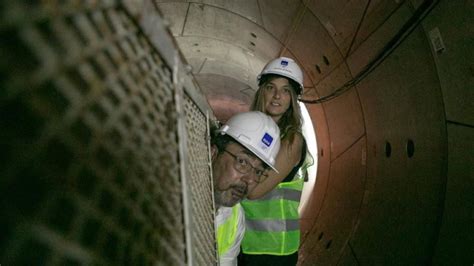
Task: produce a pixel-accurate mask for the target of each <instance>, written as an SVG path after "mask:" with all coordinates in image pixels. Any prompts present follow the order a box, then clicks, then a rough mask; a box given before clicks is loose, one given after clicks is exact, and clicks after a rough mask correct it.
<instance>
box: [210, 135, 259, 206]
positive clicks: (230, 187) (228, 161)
mask: <svg viewBox="0 0 474 266" xmlns="http://www.w3.org/2000/svg"><path fill="white" fill-rule="evenodd" d="M225 150H226V151H227V152H226V151H221V152H220V153H219V152H218V151H217V147H215V146H213V147H212V171H213V175H214V200H215V202H216V204H217V205H218V206H226V207H232V206H234V205H235V204H237V203H238V202H240V201H241V200H242V199H244V198H245V197H246V196H247V193H248V191H250V190H252V189H253V188H254V187H255V185H256V184H257V182H256V181H257V179H258V176H256V174H255V171H254V169H251V170H250V171H249V172H248V173H246V174H243V173H242V171H239V170H238V169H237V168H236V167H235V165H236V160H237V159H236V158H235V157H234V156H233V155H231V154H234V155H235V156H237V157H239V159H243V160H246V161H247V162H248V163H250V164H251V165H252V167H254V168H258V169H264V167H263V163H262V161H261V160H260V159H258V158H257V157H256V156H255V155H253V154H252V153H251V152H250V151H248V150H247V149H246V148H244V147H243V146H242V145H240V144H238V143H235V142H230V143H228V144H227V146H226V147H225Z"/></svg>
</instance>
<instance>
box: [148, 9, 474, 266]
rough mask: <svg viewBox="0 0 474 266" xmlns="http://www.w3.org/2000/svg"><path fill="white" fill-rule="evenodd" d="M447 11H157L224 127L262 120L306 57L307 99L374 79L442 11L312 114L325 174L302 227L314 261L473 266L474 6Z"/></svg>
mask: <svg viewBox="0 0 474 266" xmlns="http://www.w3.org/2000/svg"><path fill="white" fill-rule="evenodd" d="M437 2H438V1H421V0H420V1H416V0H413V1H403V0H389V1H381V0H374V1H370V0H356V1H347V0H331V1H328V0H324V1H323V0H313V1H311V0H310V1H296V0H286V1H285V0H277V1H275V0H258V1H252V0H233V1H230V0H228V1H225V0H222V1H219V0H203V1H195V2H193V1H155V3H157V6H158V7H159V8H160V10H161V12H162V14H163V16H164V17H165V19H167V20H168V21H169V28H170V31H171V32H172V34H173V36H174V37H175V39H176V42H177V44H178V46H179V48H180V50H181V52H182V55H183V57H184V59H185V60H186V61H187V62H188V64H189V65H190V66H191V67H192V74H193V76H194V77H195V80H196V81H197V83H198V85H199V87H200V88H201V90H202V92H203V93H204V94H205V96H206V98H207V100H208V102H209V104H210V106H211V108H212V109H213V111H214V113H215V115H216V117H217V118H218V119H219V120H221V121H225V120H227V118H228V117H230V116H231V115H232V114H233V113H235V112H240V111H243V110H246V109H248V105H249V103H250V101H251V99H252V97H253V94H254V92H255V90H256V85H257V84H256V81H255V79H256V75H257V74H258V73H259V71H260V70H261V69H262V68H263V66H264V64H265V63H266V62H268V61H269V60H270V59H272V58H275V57H277V56H289V57H292V58H295V59H296V60H297V61H298V63H299V64H300V65H301V66H302V67H303V69H304V72H305V73H304V74H305V79H304V85H305V92H304V95H303V99H306V100H314V99H318V98H319V97H322V96H325V95H328V94H330V93H332V92H334V91H335V90H336V89H338V88H340V87H341V86H343V85H344V84H345V83H347V82H348V81H350V80H351V79H353V78H354V77H355V76H357V74H358V73H361V72H362V71H363V70H364V68H365V67H366V66H367V65H368V64H369V63H371V61H372V60H373V59H374V58H375V57H376V56H377V55H378V54H379V52H380V51H381V50H382V49H383V48H384V47H385V46H386V44H387V43H389V42H390V41H391V40H392V39H393V37H394V36H396V34H397V33H399V31H400V29H401V28H402V27H403V26H404V25H406V23H407V21H410V19H412V18H413V16H414V15H415V14H416V13H417V10H420V9H421V8H423V7H427V6H435V4H436V6H435V8H434V9H433V11H432V12H431V14H430V15H429V16H428V18H427V19H426V20H425V21H424V22H423V24H422V26H418V27H416V28H415V29H414V30H413V32H412V33H411V34H410V36H409V37H408V38H407V39H406V40H405V41H404V42H403V43H402V44H400V46H399V47H398V48H397V49H396V50H395V51H392V53H391V55H390V57H389V58H388V59H387V60H386V61H384V62H383V63H381V64H380V65H379V66H378V67H377V68H376V69H375V70H374V71H373V72H372V73H371V74H370V76H369V77H368V78H366V79H364V80H362V81H360V83H358V84H357V86H355V87H353V88H352V89H350V90H349V91H347V92H345V93H344V94H342V95H341V96H340V97H338V98H336V99H334V100H332V101H330V102H327V103H324V104H317V105H314V104H308V105H307V108H308V111H309V113H310V115H311V118H312V120H313V124H315V127H316V135H317V140H318V145H319V152H318V156H319V158H318V161H319V166H318V181H317V184H316V187H315V189H314V191H313V195H312V198H311V204H309V206H308V207H307V208H306V210H305V211H304V212H303V214H302V219H301V222H302V246H301V252H300V260H299V262H300V264H307V265H313V264H320V265H332V264H343V265H346V264H347V265H359V264H362V265H365V264H387V263H390V264H401V265H402V264H412V265H413V264H430V263H433V262H434V263H435V264H444V263H445V262H447V261H449V259H450V258H452V257H453V256H451V255H452V254H453V252H455V251H454V250H458V254H462V255H460V256H457V258H456V259H455V260H456V261H457V262H469V263H472V246H473V245H472V244H473V242H472V235H473V232H472V228H471V227H470V226H469V224H471V225H472V217H471V218H469V213H473V212H472V205H470V204H471V203H472V197H469V196H462V199H463V200H461V201H462V202H463V203H461V204H460V203H459V202H458V201H456V200H454V198H453V197H454V196H453V195H456V194H462V195H466V194H465V193H462V192H465V191H466V190H467V191H469V190H470V191H471V193H470V194H471V195H472V191H473V190H472V186H473V185H472V170H471V171H470V172H469V171H467V174H466V169H465V167H466V166H468V165H471V166H470V169H472V163H473V159H472V156H470V157H469V156H464V155H467V154H470V152H469V150H470V149H471V148H472V135H474V134H472V125H473V124H474V115H473V114H474V107H472V104H468V103H469V102H472V99H473V95H472V94H473V92H472V91H473V90H472V87H473V80H472V73H471V72H472V63H469V62H472V61H473V60H472V59H473V56H472V55H473V53H472V47H473V38H472V36H473V34H472V28H473V23H472V15H471V16H470V15H468V14H472V12H471V11H472V10H473V5H472V3H469V1H464V2H463V1H457V2H456V1H455V2H456V3H453V2H450V1H440V3H437ZM469 16H470V17H471V19H468V17H469ZM469 29H471V30H469ZM439 32H442V34H444V35H443V36H444V37H445V38H444V41H445V43H442V40H443V39H441V35H439ZM438 35H439V38H438V37H437V36H438ZM466 36H468V38H466ZM429 37H430V38H431V41H432V42H433V43H438V44H439V45H441V46H440V47H436V46H435V47H434V48H435V49H438V48H439V50H435V51H434V52H433V47H432V43H430V39H429ZM437 38H438V39H437ZM440 40H441V41H440ZM445 44H446V46H450V49H451V50H450V51H448V52H445V49H444V46H443V45H445ZM454 50H457V51H456V52H453V51H454ZM465 56H467V57H468V58H470V60H461V61H459V60H458V59H460V58H463V57H465ZM469 69H470V70H469ZM468 88H471V89H470V90H469V89H468ZM466 99H471V100H466ZM469 136H470V137H469ZM458 139H467V140H468V142H467V143H468V145H466V146H465V147H463V148H460V146H459V144H458V142H457V141H456V140H458ZM469 140H470V141H469ZM461 146H462V145H461ZM448 150H449V151H450V152H451V153H450V154H451V155H450V157H449V158H451V159H450V160H452V158H461V157H468V159H464V160H461V163H453V162H452V161H450V160H448ZM453 154H454V155H453ZM469 173H470V174H469ZM451 176H456V177H457V178H460V179H458V183H456V182H455V183H454V185H453V183H451V182H452V181H450V178H451ZM459 176H460V177H459ZM469 180H470V182H469ZM459 182H460V183H471V185H470V186H468V188H461V187H463V186H456V184H459ZM467 194H469V193H467ZM455 202H457V204H458V205H457V207H453V205H456V204H455ZM459 204H460V205H459ZM469 206H470V207H469ZM445 208H446V209H445ZM461 212H467V213H468V214H467V215H460V214H459V213H461ZM449 215H450V216H449ZM448 216H449V217H455V218H454V220H449V219H448V218H447V217H448ZM466 217H467V218H466ZM458 218H459V219H460V221H459V220H456V219H458ZM454 227H457V229H453V228H454ZM464 231H467V237H466V233H465V232H464ZM454 239H457V240H456V241H457V242H456V241H455V240H454ZM453 242H455V243H454V244H453ZM469 246H470V247H471V249H470V248H469ZM469 250H471V252H469ZM469 254H470V255H469Z"/></svg>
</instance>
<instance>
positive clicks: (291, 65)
mask: <svg viewBox="0 0 474 266" xmlns="http://www.w3.org/2000/svg"><path fill="white" fill-rule="evenodd" d="M267 74H276V75H280V76H283V77H286V78H289V79H291V80H293V81H294V82H296V83H298V85H299V86H300V87H299V88H295V89H296V95H300V94H301V93H302V92H303V88H304V85H303V71H302V70H301V68H300V67H299V66H298V64H297V63H296V62H295V60H293V59H291V58H288V57H279V58H277V59H273V60H272V61H270V62H268V64H267V65H266V66H265V67H264V68H263V70H262V72H261V73H260V74H259V75H258V76H257V82H260V78H261V77H262V76H264V75H267Z"/></svg>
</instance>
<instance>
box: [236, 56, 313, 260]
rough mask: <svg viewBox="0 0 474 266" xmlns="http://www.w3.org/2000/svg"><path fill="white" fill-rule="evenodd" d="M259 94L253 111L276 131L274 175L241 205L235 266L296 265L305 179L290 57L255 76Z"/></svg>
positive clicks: (298, 80)
mask: <svg viewBox="0 0 474 266" xmlns="http://www.w3.org/2000/svg"><path fill="white" fill-rule="evenodd" d="M257 80H258V82H259V89H258V90H257V92H256V94H255V98H254V101H253V103H252V106H251V109H252V110H257V111H261V112H264V113H266V114H267V115H269V116H270V117H272V119H273V120H274V121H275V122H276V123H277V124H278V127H279V128H280V138H281V146H280V152H279V153H278V155H277V159H276V169H278V173H277V172H275V171H272V172H269V173H268V177H267V178H266V179H265V180H264V181H262V182H261V183H259V184H258V185H257V186H256V187H255V189H253V190H252V191H251V192H250V193H249V195H248V199H250V200H246V201H243V202H242V206H243V208H244V210H245V217H246V233H245V236H244V240H243V242H242V245H241V248H242V252H241V253H242V255H240V256H239V265H296V263H297V261H298V248H299V241H300V230H299V216H298V206H299V201H300V197H301V191H302V189H303V182H304V181H303V179H302V178H301V176H299V175H297V174H296V173H297V172H298V169H299V168H300V167H301V165H302V164H303V163H304V161H305V158H306V143H305V140H304V138H303V135H302V134H301V125H302V118H301V111H300V108H299V105H298V102H297V98H298V95H300V94H301V92H302V89H303V74H302V71H301V69H300V67H299V66H298V65H297V64H296V63H295V61H293V60H292V59H290V58H286V57H280V58H277V59H275V60H272V61H270V62H269V63H268V64H267V65H266V66H265V68H264V69H263V70H262V73H261V74H260V75H259V76H258V77H257Z"/></svg>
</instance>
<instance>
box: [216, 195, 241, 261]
mask: <svg viewBox="0 0 474 266" xmlns="http://www.w3.org/2000/svg"><path fill="white" fill-rule="evenodd" d="M239 209H240V206H239V204H237V205H235V206H234V207H232V214H231V215H229V217H227V219H226V220H225V222H223V223H222V224H220V225H219V226H218V228H217V250H218V252H219V256H222V255H223V254H225V253H226V252H227V251H228V250H229V248H231V247H232V245H233V244H234V242H235V238H236V236H237V223H238V218H239V211H240V210H239Z"/></svg>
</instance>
